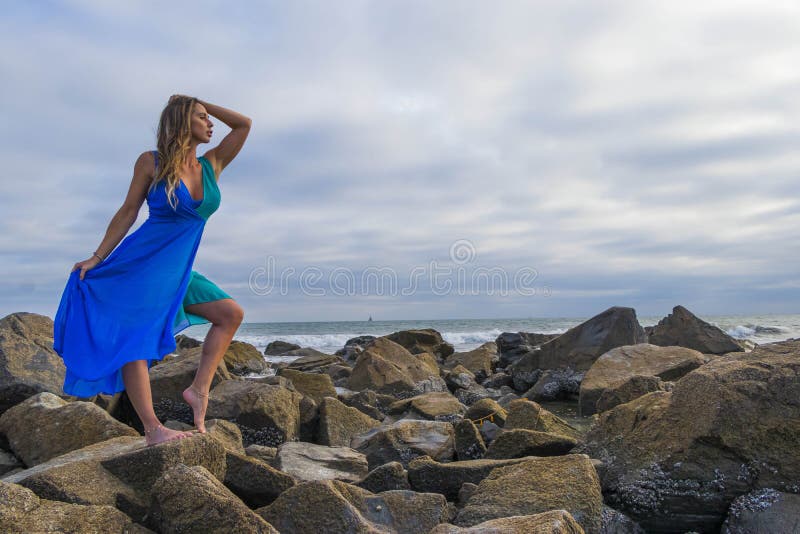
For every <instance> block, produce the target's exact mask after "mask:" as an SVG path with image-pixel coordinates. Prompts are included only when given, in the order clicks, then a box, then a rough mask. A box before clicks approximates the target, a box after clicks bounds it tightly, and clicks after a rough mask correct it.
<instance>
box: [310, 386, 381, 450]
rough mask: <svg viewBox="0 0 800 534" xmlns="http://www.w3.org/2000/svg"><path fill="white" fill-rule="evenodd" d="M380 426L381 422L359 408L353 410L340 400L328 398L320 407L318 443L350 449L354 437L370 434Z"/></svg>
mask: <svg viewBox="0 0 800 534" xmlns="http://www.w3.org/2000/svg"><path fill="white" fill-rule="evenodd" d="M380 424H381V423H380V421H378V420H376V419H373V418H372V417H370V416H368V415H367V414H365V413H363V412H361V411H360V410H358V409H357V408H351V407H350V406H347V405H345V404H344V403H342V402H341V401H339V400H338V399H334V398H332V397H326V398H324V399H323V400H322V404H320V407H319V428H318V431H317V441H318V442H319V443H320V444H321V445H338V446H343V447H349V446H350V440H351V439H353V436H357V435H359V434H363V433H364V432H368V431H369V430H371V429H373V428H377V427H379V426H380Z"/></svg>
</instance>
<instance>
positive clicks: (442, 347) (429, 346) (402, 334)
mask: <svg viewBox="0 0 800 534" xmlns="http://www.w3.org/2000/svg"><path fill="white" fill-rule="evenodd" d="M384 337H385V339H388V340H389V341H393V342H395V343H397V344H398V345H401V346H403V347H405V348H406V350H408V352H410V353H411V354H420V353H423V352H427V353H429V354H433V355H434V356H436V357H437V358H438V359H439V360H444V359H445V358H447V357H448V356H450V355H451V354H453V346H452V345H451V344H450V343H447V342H446V341H445V340H444V339H442V335H441V334H440V333H439V332H437V331H436V330H434V329H433V328H421V329H418V330H401V331H399V332H395V333H393V334H389V335H388V336H384Z"/></svg>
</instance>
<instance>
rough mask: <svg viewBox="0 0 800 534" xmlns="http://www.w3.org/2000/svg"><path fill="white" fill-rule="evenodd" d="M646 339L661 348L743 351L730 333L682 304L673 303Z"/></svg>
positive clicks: (707, 352) (716, 352) (719, 352)
mask: <svg viewBox="0 0 800 534" xmlns="http://www.w3.org/2000/svg"><path fill="white" fill-rule="evenodd" d="M647 342H648V343H651V344H653V345H659V346H661V347H669V346H673V345H677V346H679V347H686V348H689V349H694V350H696V351H698V352H702V353H705V354H725V353H728V352H740V351H744V349H743V348H742V347H741V345H739V344H738V343H737V342H736V340H735V339H733V338H732V337H731V336H729V335H728V334H726V333H725V332H723V331H722V330H720V329H719V328H717V327H716V326H714V325H712V324H709V323H707V322H705V321H703V320H702V319H700V318H699V317H697V316H696V315H694V314H693V313H692V312H690V311H689V310H687V309H686V308H684V307H683V306H675V307H674V308H673V309H672V313H671V314H669V315H667V316H666V317H664V318H663V319H661V321H659V323H658V324H657V325H656V326H655V327H654V328H653V330H652V331H651V332H650V336H649V337H648V341H647Z"/></svg>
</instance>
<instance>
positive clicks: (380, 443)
mask: <svg viewBox="0 0 800 534" xmlns="http://www.w3.org/2000/svg"><path fill="white" fill-rule="evenodd" d="M454 437H455V432H454V430H453V425H451V424H450V423H444V422H438V421H414V420H406V419H404V420H400V421H397V422H396V423H393V424H390V425H383V426H380V427H378V428H375V429H373V430H370V431H369V432H366V433H364V434H361V435H359V436H355V437H354V438H353V439H352V441H351V442H350V446H351V447H353V448H354V449H356V450H357V451H359V452H361V453H364V454H366V456H367V460H368V461H369V465H370V468H372V469H374V468H375V467H377V466H379V465H383V464H385V463H388V462H394V461H397V462H400V463H401V464H403V466H404V467H407V466H408V462H410V461H411V460H413V459H414V458H416V457H417V456H424V455H427V456H430V457H432V458H434V459H436V460H440V461H449V460H452V459H453V455H454V454H455V450H454V445H455V443H454V441H455V439H454Z"/></svg>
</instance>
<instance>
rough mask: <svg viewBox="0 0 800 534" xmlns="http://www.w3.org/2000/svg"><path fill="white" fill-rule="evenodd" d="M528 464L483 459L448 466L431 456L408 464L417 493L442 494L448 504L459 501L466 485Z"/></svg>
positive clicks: (522, 459)
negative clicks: (502, 470)
mask: <svg viewBox="0 0 800 534" xmlns="http://www.w3.org/2000/svg"><path fill="white" fill-rule="evenodd" d="M526 460H527V458H515V459H510V460H486V459H482V460H464V461H458V462H447V463H444V462H437V461H435V460H434V459H433V458H431V457H429V456H420V457H419V458H415V459H413V460H412V461H411V462H410V463H409V464H408V481H409V482H410V483H411V488H412V489H413V490H414V491H421V492H433V493H441V494H442V495H444V496H445V497H447V499H448V500H450V501H455V500H456V499H457V498H458V492H459V490H460V489H461V486H463V485H464V484H466V483H470V484H480V482H481V481H482V480H483V479H484V478H486V477H487V476H489V473H491V472H492V471H493V470H494V469H495V468H497V467H503V466H507V465H514V464H518V463H520V462H523V461H526Z"/></svg>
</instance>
